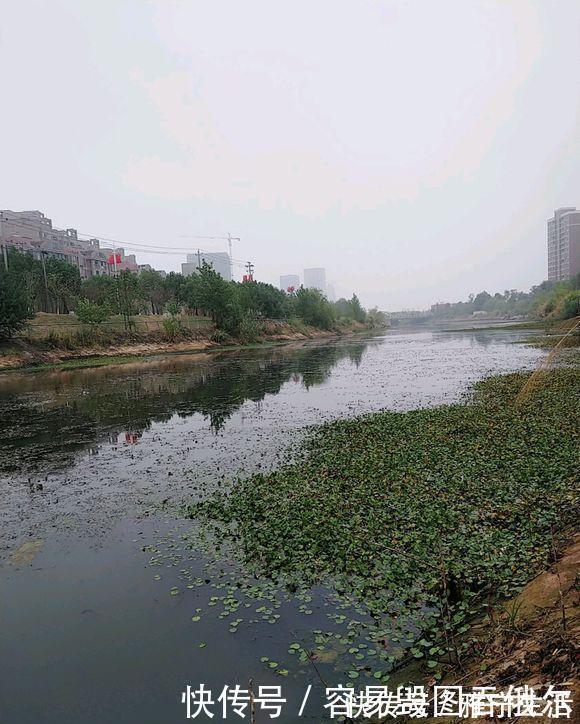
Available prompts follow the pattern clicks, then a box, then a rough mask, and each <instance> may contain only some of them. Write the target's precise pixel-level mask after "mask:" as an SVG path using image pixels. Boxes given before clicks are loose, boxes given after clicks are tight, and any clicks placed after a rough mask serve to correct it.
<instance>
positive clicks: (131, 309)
mask: <svg viewBox="0 0 580 724" xmlns="http://www.w3.org/2000/svg"><path fill="white" fill-rule="evenodd" d="M115 282H116V287H117V289H116V291H117V309H118V311H119V314H120V315H121V316H122V317H123V322H124V324H125V329H126V330H128V329H132V328H133V327H134V326H135V324H134V322H133V319H132V317H133V315H135V314H137V312H138V311H139V292H140V289H139V279H138V277H137V276H136V275H135V274H133V273H132V272H130V271H128V270H127V269H124V270H123V271H122V272H121V273H120V274H119V276H118V277H116V279H115Z"/></svg>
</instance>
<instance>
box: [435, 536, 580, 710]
mask: <svg viewBox="0 0 580 724" xmlns="http://www.w3.org/2000/svg"><path fill="white" fill-rule="evenodd" d="M474 633H475V634H476V636H477V640H478V642H479V643H478V648H479V651H478V653H477V654H475V655H473V656H472V657H471V658H470V659H469V660H468V661H466V662H465V663H464V664H463V667H464V670H463V671H459V670H458V671H457V672H456V673H455V674H454V675H453V676H449V677H447V679H446V681H445V682H444V683H445V684H447V685H449V686H452V685H461V686H463V687H472V686H495V687H497V689H498V690H506V689H508V687H509V686H510V685H513V686H524V685H525V684H528V685H529V686H531V687H534V689H536V690H541V691H544V690H545V689H546V688H547V687H548V686H549V685H550V684H553V685H554V686H555V687H556V688H557V689H569V690H571V692H572V694H571V696H572V700H573V702H574V706H573V713H572V716H571V718H570V719H567V721H575V722H580V657H579V655H578V654H579V653H580V533H579V534H576V536H575V537H574V539H573V541H572V543H571V545H569V546H568V548H567V549H566V550H565V551H564V552H563V554H562V555H561V557H560V558H559V560H558V562H557V563H555V564H554V565H553V566H552V567H551V568H550V569H549V570H547V571H544V572H543V573H541V574H540V575H539V576H537V577H536V578H534V579H533V580H532V581H530V582H529V583H528V584H527V586H525V588H524V589H523V590H522V592H521V593H520V594H519V595H518V596H516V597H515V598H514V599H512V600H511V601H508V602H507V603H505V604H504V605H502V606H500V607H497V608H496V609H495V611H494V612H493V614H492V615H491V616H490V617H489V619H488V620H486V621H485V622H484V623H482V624H481V625H480V626H478V627H476V631H475V632H474ZM430 683H433V682H430ZM423 721H425V722H431V721H432V722H452V721H455V722H457V721H458V719H457V718H454V719H446V718H441V717H438V718H436V719H423ZM467 721H470V722H476V721H477V722H484V721H490V720H489V719H469V720H467ZM502 721H505V719H504V720H502ZM517 721H518V722H528V721H529V722H538V721H544V719H542V718H541V717H540V718H538V717H537V716H536V717H519V718H518V719H517ZM545 721H552V719H549V720H548V719H547V718H546V719H545Z"/></svg>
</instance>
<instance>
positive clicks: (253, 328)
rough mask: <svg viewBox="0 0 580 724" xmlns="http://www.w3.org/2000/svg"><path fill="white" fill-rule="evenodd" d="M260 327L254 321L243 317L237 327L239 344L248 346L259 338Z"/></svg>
mask: <svg viewBox="0 0 580 724" xmlns="http://www.w3.org/2000/svg"><path fill="white" fill-rule="evenodd" d="M260 332H261V326H260V325H259V324H258V322H257V321H256V320H255V319H252V318H251V317H248V316H245V317H243V318H242V321H241V322H240V324H239V325H238V330H237V336H238V339H239V340H240V341H241V342H244V343H245V344H249V343H251V342H257V341H258V339H259V338H260Z"/></svg>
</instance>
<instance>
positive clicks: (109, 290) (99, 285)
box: [81, 274, 117, 307]
mask: <svg viewBox="0 0 580 724" xmlns="http://www.w3.org/2000/svg"><path fill="white" fill-rule="evenodd" d="M81 295H82V296H83V298H85V299H88V300H90V301H91V302H95V303H96V304H100V305H103V304H109V306H111V307H116V298H117V282H116V279H115V277H110V276H106V275H104V274H103V275H99V276H94V277H89V278H88V279H85V280H84V281H83V283H82V288H81Z"/></svg>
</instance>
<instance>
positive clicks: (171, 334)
mask: <svg viewBox="0 0 580 724" xmlns="http://www.w3.org/2000/svg"><path fill="white" fill-rule="evenodd" d="M182 333H183V328H182V326H181V322H180V320H179V319H177V317H166V318H165V319H164V320H163V336H164V337H165V338H166V339H168V340H170V341H173V340H174V339H177V338H178V337H180V336H181V334H182Z"/></svg>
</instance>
